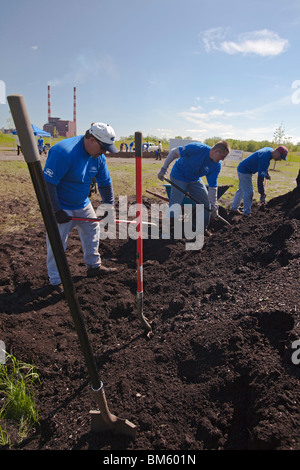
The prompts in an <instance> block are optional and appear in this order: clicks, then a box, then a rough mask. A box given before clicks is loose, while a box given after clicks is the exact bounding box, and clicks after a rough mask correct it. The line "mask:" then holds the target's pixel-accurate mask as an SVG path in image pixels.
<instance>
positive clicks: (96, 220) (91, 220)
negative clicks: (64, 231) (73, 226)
mask: <svg viewBox="0 0 300 470" xmlns="http://www.w3.org/2000/svg"><path fill="white" fill-rule="evenodd" d="M72 220H81V221H83V222H103V220H104V219H98V218H94V217H72ZM113 222H114V223H115V224H134V225H136V224H137V223H138V222H137V221H136V220H125V219H115V220H114V221H113ZM142 224H143V225H155V226H156V225H157V224H155V223H154V222H142Z"/></svg>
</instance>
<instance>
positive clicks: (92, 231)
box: [46, 203, 101, 285]
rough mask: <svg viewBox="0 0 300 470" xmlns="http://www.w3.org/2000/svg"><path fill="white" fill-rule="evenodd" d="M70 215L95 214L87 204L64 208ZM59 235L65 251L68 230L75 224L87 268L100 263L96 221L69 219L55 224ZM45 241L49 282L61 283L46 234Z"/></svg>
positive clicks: (91, 215)
mask: <svg viewBox="0 0 300 470" xmlns="http://www.w3.org/2000/svg"><path fill="white" fill-rule="evenodd" d="M65 212H66V213H67V214H68V215H70V216H71V217H80V218H95V217H96V214H95V211H94V209H93V206H92V204H91V203H90V204H88V205H87V206H86V207H84V208H83V209H76V210H65ZM57 225H58V229H59V233H60V236H61V240H62V244H63V248H64V251H66V248H67V244H68V238H69V233H70V231H71V230H72V229H73V228H74V227H75V226H76V227H77V231H78V233H79V237H80V241H81V246H82V250H83V258H84V261H85V263H86V266H87V267H88V268H90V267H91V268H95V267H97V266H100V265H101V258H100V254H99V239H100V224H99V223H98V222H84V221H78V220H70V222H67V223H65V224H57ZM46 241H47V269H48V276H49V281H50V284H52V285H57V284H60V283H61V279H60V275H59V272H58V269H57V265H56V261H55V258H54V255H53V251H52V247H51V245H50V241H49V238H48V235H47V237H46Z"/></svg>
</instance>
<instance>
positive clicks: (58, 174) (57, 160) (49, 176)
mask: <svg viewBox="0 0 300 470" xmlns="http://www.w3.org/2000/svg"><path fill="white" fill-rule="evenodd" d="M68 170H69V161H68V159H66V158H63V155H62V154H61V152H60V151H59V150H57V149H55V148H54V147H52V148H51V149H50V150H49V153H48V158H47V161H46V164H45V167H44V171H43V173H44V177H45V180H46V181H47V182H48V183H51V184H54V185H55V186H57V185H58V184H59V182H60V181H61V179H62V178H63V177H64V175H65V174H66V173H67V172H68Z"/></svg>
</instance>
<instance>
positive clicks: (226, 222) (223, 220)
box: [164, 178, 231, 226]
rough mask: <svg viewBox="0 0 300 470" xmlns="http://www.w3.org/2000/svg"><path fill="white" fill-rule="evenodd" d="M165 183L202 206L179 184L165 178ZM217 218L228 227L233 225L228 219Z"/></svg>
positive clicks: (218, 216)
mask: <svg viewBox="0 0 300 470" xmlns="http://www.w3.org/2000/svg"><path fill="white" fill-rule="evenodd" d="M164 180H165V181H167V182H168V183H170V184H171V185H172V186H174V188H176V189H178V191H180V192H182V193H183V194H184V195H185V196H187V197H189V198H190V199H191V200H192V201H194V202H195V203H196V204H201V203H200V202H199V201H197V199H195V198H194V197H193V196H191V195H190V193H188V192H187V191H184V190H183V189H182V188H180V186H178V185H177V184H175V183H173V182H172V181H171V180H169V179H168V178H164ZM204 209H205V210H206V211H208V212H211V210H210V209H206V207H204ZM217 218H218V219H220V220H221V221H222V222H224V224H227V225H230V226H231V224H230V223H229V222H228V220H226V219H223V217H221V216H220V215H219V214H218V215H217Z"/></svg>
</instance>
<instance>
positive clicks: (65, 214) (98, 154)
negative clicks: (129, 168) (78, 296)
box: [44, 122, 118, 290]
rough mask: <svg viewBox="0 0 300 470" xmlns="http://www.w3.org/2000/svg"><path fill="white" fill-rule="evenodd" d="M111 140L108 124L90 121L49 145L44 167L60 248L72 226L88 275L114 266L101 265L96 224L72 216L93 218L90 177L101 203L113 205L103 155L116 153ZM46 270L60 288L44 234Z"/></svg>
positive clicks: (103, 272) (108, 270)
mask: <svg viewBox="0 0 300 470" xmlns="http://www.w3.org/2000/svg"><path fill="white" fill-rule="evenodd" d="M114 141H115V132H114V130H113V128H112V127H111V126H110V125H109V124H104V123H99V122H98V123H93V124H92V125H91V127H90V129H88V130H87V131H86V133H85V135H84V136H83V135H80V136H76V137H71V138H69V139H65V140H62V141H61V142H58V143H57V144H55V145H54V146H53V147H51V149H50V150H49V153H48V158H47V161H46V164H45V168H44V176H45V180H46V182H47V186H48V190H49V194H50V198H51V201H52V205H53V210H54V213H55V217H56V220H57V223H58V229H59V232H60V236H61V239H62V243H63V247H64V250H66V247H67V243H68V237H69V233H70V231H71V230H72V229H73V227H75V226H76V227H77V230H78V233H79V236H80V240H81V245H82V250H83V257H84V260H85V264H86V267H87V275H88V276H89V277H94V276H97V275H101V274H106V273H110V272H113V271H116V269H115V268H107V267H105V266H103V265H102V264H101V257H100V254H99V240H100V226H99V223H97V222H85V221H74V220H72V217H77V218H95V217H96V214H95V211H94V208H93V206H92V204H91V201H90V199H89V192H90V186H91V183H92V181H93V179H95V180H96V182H97V185H98V189H99V193H100V195H101V198H102V204H109V205H113V204H114V192H113V186H112V180H111V177H110V173H109V170H108V167H107V163H106V158H105V155H104V154H105V153H106V152H110V153H116V152H118V150H117V148H116V146H115V144H114ZM47 269H48V276H49V281H50V284H51V285H52V286H54V287H55V288H56V289H57V290H60V284H61V279H60V275H59V272H58V269H57V266H56V262H55V259H54V255H53V252H52V248H51V245H50V242H49V239H48V236H47Z"/></svg>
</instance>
